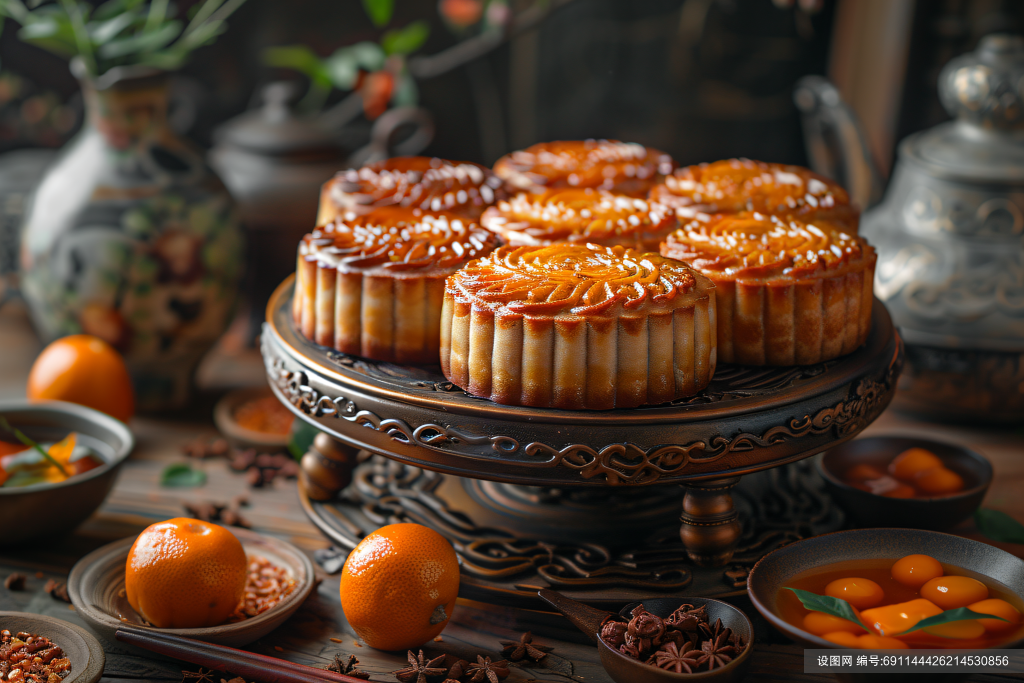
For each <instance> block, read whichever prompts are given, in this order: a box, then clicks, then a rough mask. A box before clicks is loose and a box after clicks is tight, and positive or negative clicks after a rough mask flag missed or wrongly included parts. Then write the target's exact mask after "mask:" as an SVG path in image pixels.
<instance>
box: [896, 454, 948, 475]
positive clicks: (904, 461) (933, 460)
mask: <svg viewBox="0 0 1024 683" xmlns="http://www.w3.org/2000/svg"><path fill="white" fill-rule="evenodd" d="M933 467H943V464H942V461H941V460H939V457H938V456H937V455H935V454H934V453H932V452H931V451H929V450H925V449H924V448H908V449H907V450H905V451H903V452H902V453H900V454H899V455H897V456H896V457H895V458H893V459H892V462H890V463H889V474H891V475H892V476H894V477H896V478H897V479H901V480H903V481H913V479H914V476H915V475H917V473H918V472H923V471H925V470H930V469H931V468H933Z"/></svg>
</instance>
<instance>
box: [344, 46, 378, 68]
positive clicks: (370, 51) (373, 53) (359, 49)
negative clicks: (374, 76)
mask: <svg viewBox="0 0 1024 683" xmlns="http://www.w3.org/2000/svg"><path fill="white" fill-rule="evenodd" d="M346 49H347V50H348V51H349V52H351V53H352V56H353V57H355V59H356V63H357V64H359V67H360V68H362V69H366V70H367V71H380V70H381V69H382V68H384V58H385V57H387V55H385V54H384V50H382V49H381V47H380V45H378V44H377V43H371V42H370V41H368V40H364V41H362V42H360V43H356V44H355V45H349V46H348V47H347V48H346Z"/></svg>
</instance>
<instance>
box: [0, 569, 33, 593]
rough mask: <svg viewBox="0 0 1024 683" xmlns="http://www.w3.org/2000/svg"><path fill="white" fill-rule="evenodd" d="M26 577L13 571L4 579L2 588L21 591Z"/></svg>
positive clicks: (23, 588)
mask: <svg viewBox="0 0 1024 683" xmlns="http://www.w3.org/2000/svg"><path fill="white" fill-rule="evenodd" d="M27 578H28V577H26V576H25V575H24V574H21V573H19V572H14V573H13V574H11V575H10V576H8V577H7V578H6V579H4V588H6V589H7V590H9V591H23V590H25V580H26V579H27Z"/></svg>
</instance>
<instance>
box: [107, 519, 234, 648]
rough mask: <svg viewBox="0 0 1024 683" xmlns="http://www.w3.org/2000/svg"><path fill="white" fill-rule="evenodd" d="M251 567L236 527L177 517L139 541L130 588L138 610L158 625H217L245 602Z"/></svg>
mask: <svg viewBox="0 0 1024 683" xmlns="http://www.w3.org/2000/svg"><path fill="white" fill-rule="evenodd" d="M247 566H248V562H247V560H246V557H245V550H244V549H243V548H242V543H241V542H240V541H239V540H238V539H237V538H235V535H234V534H232V533H231V532H230V531H228V530H227V529H225V528H224V527H222V526H218V525H216V524H210V523H209V522H203V521H200V520H198V519H189V518H187V517H176V518H174V519H169V520H167V521H166V522H157V523H156V524H153V525H151V526H149V527H147V528H146V530H145V531H143V532H142V533H141V534H139V537H138V538H137V539H135V543H134V544H132V548H131V550H130V551H128V562H127V563H126V564H125V574H124V588H125V593H126V596H127V598H128V603H129V604H130V605H131V606H132V609H134V610H135V611H136V612H138V613H139V615H140V616H141V617H142V618H143V619H145V620H146V621H148V622H149V623H151V624H153V625H154V626H156V627H158V628H200V627H204V626H216V625H217V624H220V623H223V622H224V621H225V620H226V619H227V618H228V617H229V616H231V613H232V612H234V611H235V608H237V607H238V604H239V602H241V600H242V593H243V591H244V589H245V580H246V568H247Z"/></svg>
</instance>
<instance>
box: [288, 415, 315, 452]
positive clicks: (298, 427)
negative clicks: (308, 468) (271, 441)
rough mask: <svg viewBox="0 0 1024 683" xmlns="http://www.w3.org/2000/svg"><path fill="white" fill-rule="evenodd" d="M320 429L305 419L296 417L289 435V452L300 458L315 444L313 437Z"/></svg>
mask: <svg viewBox="0 0 1024 683" xmlns="http://www.w3.org/2000/svg"><path fill="white" fill-rule="evenodd" d="M319 433H320V430H319V429H317V428H316V427H314V426H313V425H311V424H309V423H308V422H306V421H305V420H299V419H296V420H295V421H294V422H293V423H292V433H291V434H290V435H289V436H288V452H289V453H291V454H292V457H293V458H295V459H296V460H300V459H301V458H302V456H304V455H305V454H306V451H308V450H309V449H310V448H311V447H312V446H313V439H315V438H316V435H317V434H319Z"/></svg>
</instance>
